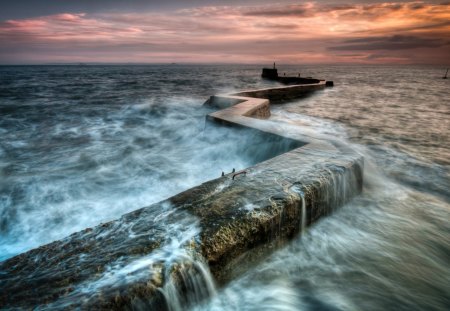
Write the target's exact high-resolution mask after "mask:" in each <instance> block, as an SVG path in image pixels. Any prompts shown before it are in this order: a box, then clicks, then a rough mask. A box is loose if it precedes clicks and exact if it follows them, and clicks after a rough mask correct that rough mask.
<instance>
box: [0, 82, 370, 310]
mask: <svg viewBox="0 0 450 311" xmlns="http://www.w3.org/2000/svg"><path fill="white" fill-rule="evenodd" d="M323 87H324V83H320V84H317V85H306V86H288V87H283V88H276V89H266V90H257V91H246V92H240V93H237V94H231V95H219V96H212V97H211V98H210V99H209V100H208V101H207V103H206V104H207V105H209V106H211V107H216V108H217V107H218V108H220V109H221V110H219V111H214V112H211V113H210V114H209V115H208V116H207V120H208V122H209V123H210V124H211V125H213V126H222V125H223V124H225V125H227V126H231V127H237V128H246V129H249V130H251V131H256V132H260V133H262V134H263V135H269V136H271V137H280V139H286V140H288V141H290V142H296V143H295V144H292V145H291V147H292V149H289V150H286V151H287V152H285V153H283V154H279V155H274V156H273V157H271V158H270V159H265V160H264V161H263V162H260V163H257V164H255V165H254V166H252V167H249V168H247V169H245V171H241V172H232V173H227V174H225V175H224V176H222V177H219V178H217V179H214V180H211V181H208V182H205V183H203V184H201V185H199V186H196V187H194V188H191V189H189V190H187V191H184V192H182V193H179V194H177V195H175V196H173V197H171V198H169V199H167V200H164V201H162V202H159V203H156V204H153V205H150V206H147V207H144V208H141V209H138V210H136V211H134V212H131V213H128V214H126V215H123V216H122V217H121V218H119V219H117V220H115V221H111V222H108V223H104V224H100V225H98V226H96V227H94V228H87V229H85V230H83V231H81V232H77V233H74V234H72V235H71V236H69V237H67V238H65V239H63V240H60V241H55V242H53V243H50V244H47V245H44V246H41V247H39V248H36V249H34V250H31V251H28V252H26V253H23V254H20V255H18V256H16V257H13V258H11V259H8V260H6V261H4V262H2V263H0V307H1V308H5V309H8V308H10V309H16V308H25V309H34V308H36V307H39V308H44V309H45V308H49V309H52V308H56V309H61V308H69V309H96V310H106V309H108V310H110V309H117V310H122V309H141V308H142V309H149V308H150V309H151V310H169V309H178V307H179V306H180V305H181V306H184V305H186V304H189V303H195V302H196V301H198V300H199V299H203V298H205V297H207V296H209V295H211V294H212V292H213V291H214V288H213V286H212V285H211V284H210V281H211V280H209V279H208V277H210V276H211V275H212V277H213V282H215V283H216V284H219V285H220V284H224V283H226V282H227V281H229V280H230V279H231V278H232V276H233V274H236V271H237V270H239V269H241V270H242V268H239V269H238V266H239V267H241V266H245V262H246V261H247V262H248V260H247V259H248V258H257V257H258V256H259V254H260V253H259V252H260V250H261V248H263V247H264V246H268V245H273V244H274V243H275V244H280V243H281V244H282V243H284V242H285V241H288V240H289V239H291V238H292V237H294V236H296V235H297V234H298V233H299V232H301V231H302V230H305V228H306V227H307V226H308V225H310V224H312V223H314V222H316V221H317V220H318V219H320V218H321V217H322V216H325V215H328V214H330V213H332V212H333V211H334V210H335V209H336V208H338V207H339V206H341V205H342V204H344V203H345V202H347V201H348V200H350V199H351V198H352V197H353V196H355V195H357V194H358V193H360V192H361V190H362V180H363V158H362V157H361V156H360V155H358V154H356V153H355V152H353V151H352V150H351V149H350V148H348V147H346V146H343V145H341V144H340V143H338V142H329V141H322V140H316V139H313V138H311V137H305V136H303V135H302V133H301V132H300V131H298V129H296V127H295V126H293V127H292V128H288V129H286V127H280V126H279V124H277V122H273V121H271V120H270V119H268V118H269V117H270V106H269V104H270V101H269V100H272V101H275V100H285V99H288V98H294V97H295V96H300V97H301V96H303V95H304V94H306V93H308V92H311V91H313V90H316V89H321V88H323ZM296 94H297V95H296ZM207 130H208V128H206V131H207ZM164 210H165V211H167V212H166V213H165V216H164V217H163V218H161V216H159V215H155V211H164ZM191 222H195V223H196V224H197V225H196V227H198V231H196V232H194V233H189V232H188V231H186V232H185V233H183V230H181V233H182V234H181V236H180V237H179V239H181V240H182V241H183V242H180V245H179V247H178V248H176V249H173V248H171V247H173V246H172V245H173V240H172V239H171V238H170V237H168V235H167V231H166V228H167V227H168V226H180V227H183V225H186V227H189V224H190V223H191ZM183 239H185V240H183ZM180 249H181V250H182V251H181V253H180V254H178V255H177V256H175V255H174V254H175V253H177V252H180ZM270 249H272V248H270V247H269V250H267V249H266V251H265V252H267V251H268V252H270ZM174 250H176V251H174ZM174 256H175V257H176V258H175V259H174V258H173V257H174ZM244 258H246V259H245V260H243V259H244ZM117 271H119V272H117ZM174 293H175V294H174ZM174 301H175V302H174Z"/></svg>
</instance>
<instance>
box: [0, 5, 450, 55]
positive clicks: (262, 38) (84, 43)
mask: <svg viewBox="0 0 450 311" xmlns="http://www.w3.org/2000/svg"><path fill="white" fill-rule="evenodd" d="M449 21H450V4H429V3H423V2H409V3H405V2H399V3H378V4H354V5H333V4H327V5H325V4H319V3H316V2H309V3H304V4H297V5H264V6H253V7H248V6H229V7H200V8H194V9H188V10H179V11H175V12H171V13H166V14H162V13H149V12H141V13H104V14H84V13H79V14H69V13H65V14H58V15H51V16H44V17H39V18H33V19H23V20H10V21H5V22H2V23H0V63H23V62H53V61H67V62H78V61H82V62H89V61H93V62H102V61H106V62H171V61H177V62H179V61H189V62H223V61H225V62H254V63H258V62H267V61H272V60H274V59H276V60H280V61H283V62H292V63H299V62H302V63H306V62H310V63H315V62H364V63H380V62H393V63H398V62H402V63H408V62H409V63H445V62H448V55H450V22H449ZM411 51H413V52H414V53H412V52H411Z"/></svg>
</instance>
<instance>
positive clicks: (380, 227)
mask: <svg viewBox="0 0 450 311" xmlns="http://www.w3.org/2000/svg"><path fill="white" fill-rule="evenodd" d="M442 69H443V68H438V67H425V66H416V67H414V66H325V65H323V66H279V71H280V72H281V73H283V72H286V73H287V75H290V74H292V75H297V74H298V73H299V72H300V73H301V74H302V76H313V77H316V78H324V79H327V80H334V82H335V87H334V88H328V89H326V90H324V91H319V92H316V93H314V94H312V95H311V96H308V97H307V98H303V99H301V100H295V101H291V102H287V103H284V104H280V105H275V106H273V107H272V111H273V116H272V119H274V120H277V121H279V122H280V123H283V122H289V123H295V124H297V125H299V126H301V128H302V130H303V131H304V132H305V133H309V134H311V135H320V136H321V137H323V138H325V139H326V138H327V137H330V138H331V137H332V138H333V139H336V138H337V139H340V140H342V141H344V142H346V143H348V144H349V145H351V147H352V148H354V149H355V150H357V151H358V152H360V153H362V154H363V155H364V156H365V185H364V191H363V194H362V195H361V196H359V197H357V198H355V199H354V200H352V201H351V202H350V203H349V204H347V205H346V206H344V207H343V208H342V209H340V210H339V211H337V212H336V213H334V214H333V215H331V216H330V217H327V218H325V219H323V220H321V221H320V222H318V223H317V224H315V225H313V226H312V227H311V228H309V229H308V230H307V231H306V232H305V234H303V235H302V236H299V237H298V238H297V239H295V240H294V241H292V242H291V243H289V245H287V246H286V247H284V248H282V249H280V250H279V251H277V252H275V253H274V254H273V255H271V256H270V257H269V258H267V259H265V260H264V261H263V262H261V263H260V264H258V265H257V266H255V267H254V268H253V269H251V270H250V271H247V272H246V273H245V274H243V275H242V276H240V277H239V278H237V279H235V280H234V281H232V282H231V283H230V284H228V285H226V286H225V287H224V288H219V289H217V293H216V294H215V295H214V296H213V297H211V299H208V300H206V301H205V302H204V303H202V304H198V305H196V306H194V307H193V309H196V310H237V309H239V310H264V309H265V310H446V309H447V308H448V306H449V305H450V285H449V284H450V222H449V220H450V204H449V203H450V190H449V185H450V138H449V135H450V134H449V133H450V81H449V80H443V79H441V76H442V75H443V73H444V72H443V70H442ZM260 70H261V66H255V65H220V66H219V65H208V66H207V65H201V66H195V65H148V66H131V65H129V66H3V67H0V137H1V139H0V260H4V259H7V258H9V257H12V256H14V255H16V254H19V253H21V252H23V251H26V250H29V249H31V248H34V247H37V246H39V245H43V244H45V243H48V242H51V241H53V240H56V239H59V238H63V237H65V236H67V235H69V234H70V233H73V232H75V231H78V230H81V229H83V228H86V227H90V226H94V225H96V224H98V223H100V222H105V221H108V220H112V219H115V218H118V217H119V216H120V215H122V214H124V213H126V212H129V211H132V210H134V209H137V208H139V207H142V206H147V205H150V204H151V203H154V202H158V201H160V200H161V199H164V198H167V197H169V196H171V195H174V194H176V193H178V192H180V191H182V190H185V189H187V188H190V187H192V186H195V185H197V184H199V183H201V182H203V181H206V180H209V179H211V178H215V177H218V176H220V174H221V172H222V171H225V172H228V171H231V170H232V169H233V168H236V169H240V168H245V167H247V166H249V165H251V164H252V159H250V158H248V157H245V156H243V155H242V154H241V153H240V152H239V150H240V149H239V148H237V147H236V146H237V145H239V144H241V143H242V140H243V139H244V138H243V137H241V136H239V135H236V134H234V133H232V132H230V131H229V130H227V129H216V130H207V131H205V122H204V116H205V114H206V113H207V112H208V111H207V110H206V108H204V107H202V104H203V102H204V101H205V100H206V99H207V98H208V96H210V95H213V94H217V93H225V92H230V91H239V90H244V89H253V88H261V87H269V86H274V85H276V84H275V83H274V82H269V81H264V80H261V79H260V77H259V75H260Z"/></svg>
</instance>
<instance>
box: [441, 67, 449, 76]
mask: <svg viewBox="0 0 450 311" xmlns="http://www.w3.org/2000/svg"><path fill="white" fill-rule="evenodd" d="M447 73H448V68H447V71H446V72H445V76H443V77H442V79H447Z"/></svg>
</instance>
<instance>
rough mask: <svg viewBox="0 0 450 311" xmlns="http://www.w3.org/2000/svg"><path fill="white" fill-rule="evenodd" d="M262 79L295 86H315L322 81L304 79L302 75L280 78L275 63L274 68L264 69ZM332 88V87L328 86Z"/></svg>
mask: <svg viewBox="0 0 450 311" xmlns="http://www.w3.org/2000/svg"><path fill="white" fill-rule="evenodd" d="M261 77H262V78H264V79H268V80H274V81H278V82H280V83H283V84H287V85H293V84H315V83H319V82H320V81H321V80H318V79H313V78H310V77H308V78H302V77H300V74H299V75H298V77H289V76H286V75H283V76H279V75H278V69H277V68H276V66H275V63H273V68H263V70H262V74H261ZM327 86H331V85H327Z"/></svg>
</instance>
